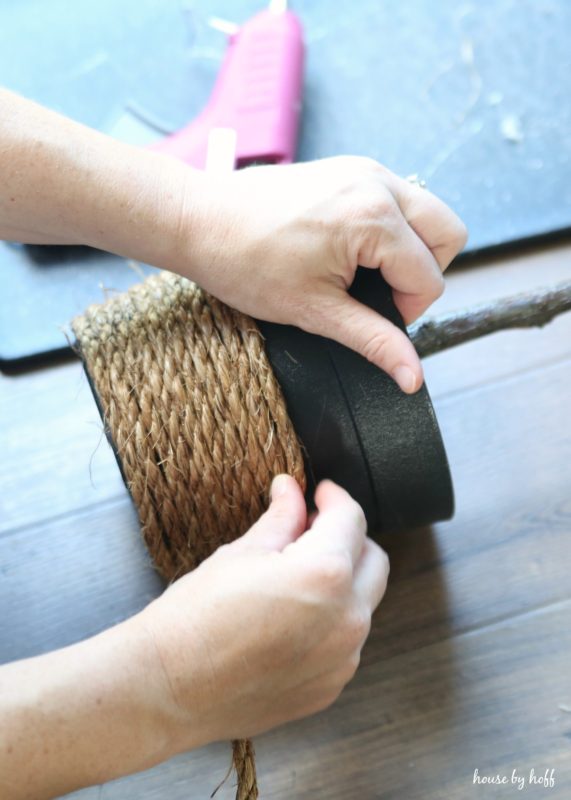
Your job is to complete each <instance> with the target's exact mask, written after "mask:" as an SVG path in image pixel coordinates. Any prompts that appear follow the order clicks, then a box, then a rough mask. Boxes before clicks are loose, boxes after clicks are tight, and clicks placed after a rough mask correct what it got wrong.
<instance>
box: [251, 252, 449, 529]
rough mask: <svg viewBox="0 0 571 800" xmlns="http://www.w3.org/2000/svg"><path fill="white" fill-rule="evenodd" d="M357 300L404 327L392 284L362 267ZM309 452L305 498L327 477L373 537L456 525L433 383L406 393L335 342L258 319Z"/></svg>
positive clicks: (353, 290) (355, 293) (353, 291)
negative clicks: (357, 508) (356, 506)
mask: <svg viewBox="0 0 571 800" xmlns="http://www.w3.org/2000/svg"><path fill="white" fill-rule="evenodd" d="M351 294H352V295H353V296H354V297H355V298H357V299H358V300H360V301H361V302H363V303H366V304H367V305H368V306H370V307H371V308H373V309H375V310H376V311H378V312H379V313H380V314H382V315H383V316H384V317H386V318H388V319H390V320H391V321H392V322H394V323H395V324H396V325H398V326H399V327H400V328H401V329H402V330H406V329H405V326H404V324H403V321H402V318H401V316H400V314H399V312H398V311H397V309H396V307H395V305H394V303H393V299H392V294H391V290H390V287H389V286H388V284H387V283H386V282H385V281H384V280H383V278H382V277H381V276H380V274H379V272H378V271H377V270H372V269H363V268H359V269H358V270H357V275H356V277H355V281H354V283H353V286H352V287H351ZM258 325H259V327H260V330H261V331H262V334H263V336H264V337H265V340H266V351H267V354H268V357H269V359H270V362H271V364H272V367H273V369H274V371H275V374H276V377H277V379H278V381H279V383H280V384H281V387H282V390H283V393H284V396H285V399H286V403H287V407H288V412H289V415H290V417H291V420H292V422H293V425H294V427H295V429H296V431H297V434H298V436H299V438H300V440H301V442H302V444H303V447H304V455H305V462H306V473H307V478H308V499H311V497H312V496H313V490H314V488H315V485H316V484H317V483H318V482H319V481H320V480H321V479H322V478H331V479H332V480H334V481H336V482H337V483H339V484H340V485H341V486H343V487H344V488H345V489H347V491H349V492H350V493H351V495H352V496H353V497H354V498H355V499H356V500H357V501H358V502H359V503H360V504H361V505H362V507H363V509H364V511H365V514H366V516H367V521H368V524H369V528H370V530H371V531H374V532H381V531H385V530H397V529H402V528H409V527H413V526H418V525H426V524H429V523H432V522H436V521H438V520H443V519H449V518H450V517H451V516H452V514H453V512H454V494H453V489H452V480H451V476H450V469H449V467H448V460H447V458H446V451H445V449H444V444H443V442H442V437H441V434H440V430H439V427H438V423H437V421H436V416H435V413H434V408H433V406H432V403H431V400H430V396H429V394H428V390H427V388H426V385H424V386H422V388H421V389H420V390H419V391H418V392H417V393H416V394H414V395H405V394H404V393H403V392H402V391H401V390H400V389H399V388H398V386H397V385H396V384H395V383H394V381H393V380H392V379H391V378H390V377H389V376H388V375H386V374H385V373H384V372H382V370H380V369H378V368H377V367H375V366H374V365H372V364H371V363H369V362H368V361H367V360H366V359H364V358H363V357H362V356H359V355H358V354H357V353H354V352H353V351H351V350H349V349H348V348H346V347H343V346H342V345H340V344H337V343H336V342H333V341H330V340H328V339H324V338H323V337H321V336H315V335H312V334H309V333H305V332H304V331H301V330H299V329H298V328H294V327H291V326H287V325H277V324H274V323H268V322H263V321H258Z"/></svg>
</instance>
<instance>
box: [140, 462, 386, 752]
mask: <svg viewBox="0 0 571 800" xmlns="http://www.w3.org/2000/svg"><path fill="white" fill-rule="evenodd" d="M315 501H316V505H317V510H318V511H317V514H316V516H315V518H314V519H313V521H312V524H311V526H310V527H309V528H308V527H307V520H306V508H305V502H304V499H303V495H302V492H301V490H300V488H299V486H298V485H297V483H296V482H295V481H294V479H293V478H290V477H287V476H280V477H279V478H278V479H276V481H275V483H274V486H273V491H272V503H271V505H270V508H269V509H268V511H267V512H266V513H265V514H264V515H263V516H262V517H261V518H260V519H259V521H258V522H257V523H256V524H255V525H254V526H253V527H252V528H251V529H250V531H248V533H246V535H245V536H243V537H242V538H241V539H238V540H237V541H235V542H233V543H232V544H229V545H226V546H224V547H221V548H220V549H219V550H218V551H217V552H216V553H215V554H214V555H213V556H211V557H210V558H209V559H208V560H207V561H205V562H204V563H203V564H202V565H201V566H200V567H198V569H196V570H194V571H193V572H192V573H190V574H189V575H187V576H185V577H183V578H181V579H180V580H178V581H177V582H176V583H174V584H173V585H172V586H171V587H170V588H169V589H168V590H167V591H166V592H165V593H164V594H163V595H162V597H160V598H159V599H158V600H156V601H155V602H154V603H152V604H151V605H150V606H149V607H148V608H147V609H146V610H145V611H143V612H142V614H141V615H140V616H139V618H138V624H141V625H143V626H144V628H145V630H146V631H147V632H148V635H149V637H150V640H151V641H152V643H153V647H154V648H156V654H157V664H158V669H159V671H160V672H161V673H162V675H163V679H164V682H163V686H164V698H165V700H164V702H163V703H162V708H163V710H164V711H167V710H168V709H171V713H172V719H173V720H174V721H175V722H174V723H173V730H174V731H176V734H175V740H176V742H177V749H181V750H184V749H187V748H189V747H194V746H197V745H202V744H205V743H207V742H210V741H215V740H219V739H234V738H242V737H248V736H253V735H255V734H258V733H260V732H261V731H264V730H267V729H269V728H272V727H274V726H276V725H280V724H282V723H284V722H288V721H290V720H293V719H296V718H298V717H304V716H306V715H308V714H312V713H314V712H316V711H319V710H321V709H324V708H325V707H326V706H328V705H330V704H331V703H332V702H333V701H334V700H335V699H336V698H337V696H338V695H339V693H340V692H341V690H342V689H343V687H344V686H345V685H346V683H347V682H348V681H349V680H350V679H351V678H352V677H353V675H354V673H355V670H356V669H357V665H358V663H359V656H360V652H361V648H362V647H363V644H364V642H365V639H366V638H367V635H368V633H369V629H370V624H371V615H372V613H373V611H374V610H375V608H376V607H377V605H378V604H379V602H380V601H381V598H382V596H383V594H384V591H385V587H386V581H387V576H388V571H389V568H388V560H387V557H386V555H385V553H384V551H383V550H381V548H380V547H379V546H378V545H377V544H375V543H374V542H373V541H372V540H371V539H369V538H367V536H366V524H365V518H364V515H363V512H362V510H361V508H360V506H359V505H357V503H355V501H354V500H352V499H351V498H350V496H349V495H348V494H347V493H346V492H345V491H344V490H343V489H341V488H340V487H339V486H336V485H335V484H333V483H331V482H329V481H326V482H324V483H322V484H321V485H320V486H319V487H318V489H317V492H316V496H315ZM155 683H156V681H155Z"/></svg>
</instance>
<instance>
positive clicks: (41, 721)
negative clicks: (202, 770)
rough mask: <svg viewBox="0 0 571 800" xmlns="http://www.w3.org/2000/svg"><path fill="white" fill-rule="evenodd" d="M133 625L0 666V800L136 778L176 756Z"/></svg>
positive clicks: (153, 665) (152, 661)
mask: <svg viewBox="0 0 571 800" xmlns="http://www.w3.org/2000/svg"><path fill="white" fill-rule="evenodd" d="M139 620H140V618H134V620H129V621H128V622H126V623H123V624H121V625H119V626H117V627H116V628H112V629H110V630H109V631H105V632H104V633H102V634H100V635H99V636H96V637H94V638H92V639H89V640H87V641H85V642H82V643H80V644H77V645H73V646H72V647H67V648H65V649H63V650H59V651H56V652H54V653H49V654H47V655H43V656H40V657H38V658H32V659H28V660H26V661H20V662H16V663H13V664H8V665H5V666H3V667H0V795H1V796H2V798H4V800H28V799H29V800H44V798H50V797H55V796H59V795H61V794H66V793H67V792H70V791H72V790H74V789H77V788H79V787H82V786H88V785H93V784H97V783H103V782H105V781H108V780H111V779H113V778H116V777H119V776H121V775H125V774H129V773H132V772H136V771H138V770H142V769H146V768H148V767H150V766H152V765H154V764H157V763H159V762H160V761H163V760H165V759H166V758H168V757H170V756H171V755H173V754H174V753H175V752H176V751H177V749H179V748H177V746H176V739H175V737H174V736H173V727H176V726H173V710H172V708H171V707H170V706H169V707H168V708H167V707H166V706H167V705H168V704H167V703H164V702H163V699H164V696H165V695H164V691H163V689H164V687H163V686H162V681H163V678H162V676H161V674H160V670H159V671H157V660H156V654H155V653H154V652H153V648H152V647H149V640H148V636H147V634H146V632H145V631H144V630H143V629H142V627H141V625H140V621H139ZM188 727H189V728H190V726H188ZM187 731H188V729H187ZM187 737H188V741H187V742H186V744H187V745H188V746H189V747H190V746H193V745H194V741H193V738H192V735H191V734H190V733H188V732H187Z"/></svg>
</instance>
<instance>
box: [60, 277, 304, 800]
mask: <svg viewBox="0 0 571 800" xmlns="http://www.w3.org/2000/svg"><path fill="white" fill-rule="evenodd" d="M72 328H73V331H74V333H75V336H76V339H77V346H78V350H79V352H80V354H81V357H82V359H83V361H84V366H85V369H86V371H87V373H88V376H89V379H90V382H91V385H92V388H93V392H94V395H95V398H96V400H97V403H98V405H99V408H100V411H101V414H102V417H103V420H104V424H105V429H106V433H107V436H108V438H109V440H110V442H111V444H112V446H113V449H114V451H115V454H116V456H117V460H118V462H119V466H120V468H121V470H122V473H123V477H124V479H125V482H126V484H127V486H128V488H129V491H130V492H131V495H132V497H133V500H134V502H135V505H136V507H137V510H138V513H139V518H140V521H141V526H142V532H143V536H144V539H145V542H146V544H147V547H148V549H149V552H150V554H151V556H152V558H153V560H154V562H155V564H156V566H157V569H158V570H159V572H160V573H161V575H163V577H164V578H166V579H167V580H168V581H172V580H175V579H176V578H178V577H180V576H181V575H182V574H183V573H185V572H188V571H189V570H191V569H193V568H194V567H196V566H197V565H198V564H199V563H200V562H201V561H202V560H203V559H205V558H207V557H208V556H209V555H210V554H211V553H212V552H213V551H214V550H216V548H217V547H219V546H220V545H222V544H224V543H226V542H230V541H232V540H233V539H235V538H236V537H238V536H241V535H242V534H243V533H244V532H245V531H246V530H247V529H248V528H249V527H250V526H251V525H252V524H253V523H254V522H255V520H256V519H257V518H258V517H259V516H260V514H262V513H263V511H264V510H265V508H266V507H267V499H268V489H269V486H270V483H271V480H272V478H273V477H274V476H275V475H277V474H279V473H282V472H287V473H289V474H291V475H293V476H294V477H295V478H296V479H297V480H298V481H299V482H300V484H301V485H302V487H304V488H305V476H304V466H303V457H302V451H301V446H300V443H299V441H298V439H297V436H296V433H295V430H294V429H293V426H292V423H291V421H290V419H289V417H288V414H287V410H286V406H285V401H284V399H283V396H282V393H281V390H280V387H279V384H278V382H277V380H276V378H275V376H274V374H273V372H272V368H271V365H270V363H269V361H268V358H267V356H266V353H265V351H264V345H263V339H262V336H261V334H260V332H259V331H258V329H257V327H256V325H255V323H254V322H253V320H252V319H250V318H249V317H246V316H245V315H244V314H241V313H239V312H237V311H234V310H232V309H230V308H228V307H227V306H225V305H224V304H223V303H221V302H219V301H218V300H216V299H215V298H213V297H211V296H210V295H208V294H207V293H206V292H204V291H202V289H200V288H199V287H198V286H196V285H195V284H193V283H191V282H190V281H188V280H186V279H184V278H180V277H177V276H175V275H172V274H170V273H166V272H165V273H160V274H158V275H153V276H151V277H150V278H148V279H147V280H146V281H145V282H144V283H142V284H140V285H137V286H135V287H133V288H132V289H130V290H129V291H128V292H127V293H125V294H121V295H118V296H116V297H113V298H112V299H110V300H108V301H107V302H106V303H104V304H102V305H99V306H91V307H90V308H88V310H87V311H86V313H85V314H84V316H82V317H78V318H76V319H75V320H74V321H73V323H72ZM232 746H233V760H234V766H235V768H236V772H237V776H238V789H237V794H236V797H237V800H254V798H257V797H258V789H257V784H256V771H255V763H254V752H253V747H252V744H251V742H248V741H234V742H233V743H232Z"/></svg>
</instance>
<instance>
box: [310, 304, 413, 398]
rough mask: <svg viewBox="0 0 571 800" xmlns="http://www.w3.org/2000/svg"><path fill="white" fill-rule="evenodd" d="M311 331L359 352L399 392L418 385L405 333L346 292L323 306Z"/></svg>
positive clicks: (411, 346)
mask: <svg viewBox="0 0 571 800" xmlns="http://www.w3.org/2000/svg"><path fill="white" fill-rule="evenodd" d="M315 332H316V333H319V334H320V335H321V336H327V337H329V338H330V339H334V340H335V341H336V342H339V343H340V344H343V345H345V346H346V347H350V348H351V350H355V351H356V352H357V353H360V354H361V355H362V356H364V357H365V358H366V359H367V360H368V361H371V362H372V363H373V364H375V365H376V366H377V367H380V368H381V369H382V370H384V371H385V372H387V373H388V374H389V375H390V376H391V377H392V378H393V380H394V381H396V383H397V384H398V385H399V386H400V388H401V389H402V390H403V392H406V393H407V394H412V393H413V392H416V391H417V390H418V389H420V387H421V385H422V381H423V373H422V366H421V364H420V359H419V357H418V354H417V352H416V350H415V349H414V346H413V344H412V342H411V341H410V339H409V338H408V336H407V335H406V334H405V333H404V332H403V331H401V330H400V328H397V326H396V325H394V324H393V323H392V322H391V321H390V320H388V319H386V318H385V317H382V316H381V315H380V314H377V312H376V311H373V309H372V308H369V307H368V306H366V305H364V304H363V303H359V301H358V300H355V298H353V297H351V295H349V294H347V293H346V292H343V294H342V295H340V297H339V299H338V301H337V302H336V303H331V304H329V305H328V306H327V314H325V313H324V312H323V313H322V315H321V316H320V319H319V330H316V331H315Z"/></svg>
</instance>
